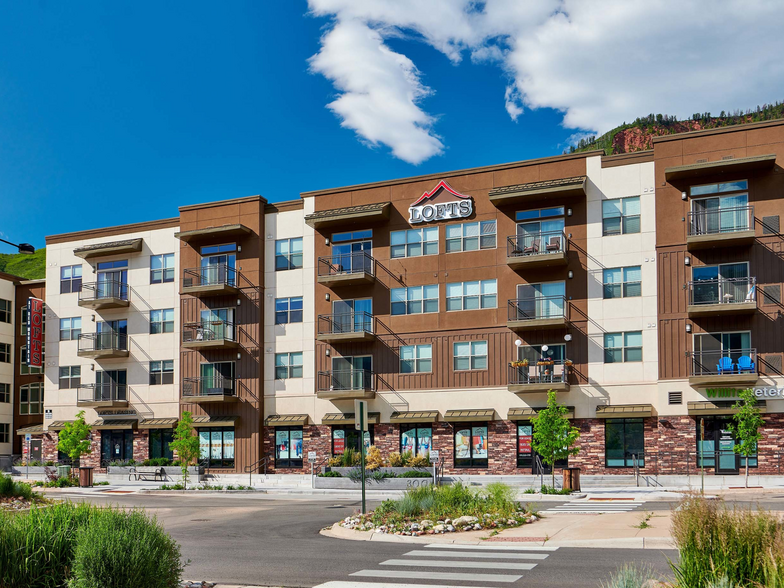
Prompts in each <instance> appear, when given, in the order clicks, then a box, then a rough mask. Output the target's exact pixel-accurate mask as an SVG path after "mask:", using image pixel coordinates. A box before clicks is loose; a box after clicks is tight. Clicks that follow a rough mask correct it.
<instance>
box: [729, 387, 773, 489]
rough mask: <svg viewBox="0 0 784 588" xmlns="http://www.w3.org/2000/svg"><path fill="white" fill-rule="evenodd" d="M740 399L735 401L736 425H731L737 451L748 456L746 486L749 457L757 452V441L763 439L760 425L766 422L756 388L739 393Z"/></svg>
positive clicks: (747, 475) (733, 417) (747, 482)
mask: <svg viewBox="0 0 784 588" xmlns="http://www.w3.org/2000/svg"><path fill="white" fill-rule="evenodd" d="M738 396H740V399H739V400H737V401H736V402H735V406H734V408H735V409H737V411H738V412H736V413H735V414H734V415H732V420H734V421H735V424H734V425H730V430H731V431H732V433H733V435H735V438H736V439H737V441H736V443H735V453H737V454H739V455H742V456H744V457H745V458H746V460H745V461H746V488H748V487H749V457H750V456H752V455H754V454H755V453H757V443H758V442H759V440H760V439H762V435H761V434H760V432H759V429H760V427H761V426H762V425H763V424H765V421H763V420H762V417H761V416H760V409H759V407H758V406H757V397H756V396H754V390H752V389H750V388H747V389H746V390H741V391H740V393H739V394H738Z"/></svg>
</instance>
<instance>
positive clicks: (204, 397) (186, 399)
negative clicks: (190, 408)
mask: <svg viewBox="0 0 784 588" xmlns="http://www.w3.org/2000/svg"><path fill="white" fill-rule="evenodd" d="M236 400H237V393H236V385H235V381H234V378H227V377H225V376H210V377H205V378H183V379H182V402H183V403H192V404H202V403H207V402H236Z"/></svg>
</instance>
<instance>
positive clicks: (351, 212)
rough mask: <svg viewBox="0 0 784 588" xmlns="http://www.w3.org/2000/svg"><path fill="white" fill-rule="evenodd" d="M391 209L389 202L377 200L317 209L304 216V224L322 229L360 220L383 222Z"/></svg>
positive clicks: (386, 219) (387, 218) (387, 217)
mask: <svg viewBox="0 0 784 588" xmlns="http://www.w3.org/2000/svg"><path fill="white" fill-rule="evenodd" d="M391 209H392V203H391V202H377V203H375V204H362V205H360V206H347V207H345V208H333V209H331V210H319V211H317V212H314V213H312V214H308V215H306V216H305V224H307V225H308V226H310V227H313V228H314V229H322V228H324V227H331V226H336V225H341V224H350V223H353V222H357V221H361V222H363V223H368V222H384V221H388V220H389V213H390V211H391Z"/></svg>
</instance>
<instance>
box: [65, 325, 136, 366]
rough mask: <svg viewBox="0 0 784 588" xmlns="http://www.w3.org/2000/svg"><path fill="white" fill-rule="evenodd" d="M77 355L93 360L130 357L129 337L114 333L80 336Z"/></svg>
mask: <svg viewBox="0 0 784 588" xmlns="http://www.w3.org/2000/svg"><path fill="white" fill-rule="evenodd" d="M76 355H78V356H79V357H89V358H91V359H118V358H123V357H128V355H129V354H128V335H127V334H126V333H115V332H112V331H109V332H108V333H90V334H82V335H79V344H78V347H77V350H76Z"/></svg>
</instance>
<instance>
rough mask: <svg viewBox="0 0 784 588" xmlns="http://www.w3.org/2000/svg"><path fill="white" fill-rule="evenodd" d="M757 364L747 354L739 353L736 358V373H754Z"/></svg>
mask: <svg viewBox="0 0 784 588" xmlns="http://www.w3.org/2000/svg"><path fill="white" fill-rule="evenodd" d="M756 368H757V365H756V364H755V363H754V362H753V361H752V360H751V358H750V357H749V356H748V355H741V356H740V357H739V358H738V373H741V374H743V373H754V372H755V371H756Z"/></svg>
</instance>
